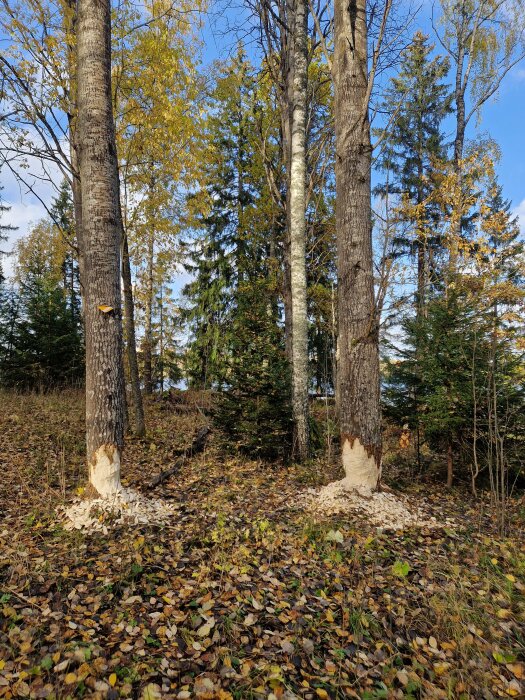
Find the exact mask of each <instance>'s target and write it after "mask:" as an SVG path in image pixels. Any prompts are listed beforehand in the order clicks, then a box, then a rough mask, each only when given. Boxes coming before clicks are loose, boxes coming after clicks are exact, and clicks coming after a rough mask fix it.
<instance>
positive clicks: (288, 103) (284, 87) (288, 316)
mask: <svg viewBox="0 0 525 700" xmlns="http://www.w3.org/2000/svg"><path fill="white" fill-rule="evenodd" d="M282 7H286V12H285V13H283V22H285V23H287V22H290V21H291V17H292V8H291V7H290V3H289V2H286V3H283V5H282ZM280 61H281V86H280V92H279V98H280V107H281V139H282V157H283V165H284V172H285V177H286V200H285V231H284V255H283V257H284V269H283V277H284V279H283V305H284V338H285V350H286V357H287V358H288V362H289V363H290V366H291V365H292V335H293V328H292V313H293V312H292V281H291V256H290V253H291V251H290V247H291V244H290V169H291V154H292V105H293V101H292V90H293V67H292V64H293V52H292V36H291V32H290V31H289V30H287V31H284V29H283V30H282V32H281V56H280Z"/></svg>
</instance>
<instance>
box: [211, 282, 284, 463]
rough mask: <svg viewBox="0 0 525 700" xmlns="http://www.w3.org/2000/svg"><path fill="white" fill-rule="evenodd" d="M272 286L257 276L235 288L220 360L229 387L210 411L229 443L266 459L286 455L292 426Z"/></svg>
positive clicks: (280, 334)
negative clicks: (227, 343)
mask: <svg viewBox="0 0 525 700" xmlns="http://www.w3.org/2000/svg"><path fill="white" fill-rule="evenodd" d="M273 286H274V285H273V284H272V282H271V279H269V278H260V279H259V280H254V279H252V280H251V281H250V283H243V284H242V286H241V289H240V290H239V292H240V293H239V297H238V306H237V308H236V312H235V315H234V318H233V322H232V328H231V336H230V338H231V340H230V346H229V352H228V354H227V357H226V360H225V364H226V372H227V374H226V377H227V382H228V390H227V391H224V392H222V393H221V394H220V397H219V399H218V405H217V407H216V409H215V413H214V418H215V423H216V424H217V425H218V426H219V427H220V428H221V429H222V432H223V434H224V435H225V436H226V437H227V442H228V445H230V446H232V445H233V447H234V448H235V449H238V450H239V451H241V452H244V453H247V454H249V455H251V456H254V457H258V458H261V459H265V460H271V459H276V458H281V459H282V458H287V457H288V456H289V455H290V452H291V440H292V428H293V423H292V417H291V416H292V414H291V384H290V368H289V364H288V360H287V358H286V354H285V347H284V332H283V330H282V329H281V328H280V327H279V326H278V324H277V323H276V318H275V316H274V314H273V312H272V305H271V303H269V299H270V300H271V297H272V296H273V295H274V294H275V289H274V288H273Z"/></svg>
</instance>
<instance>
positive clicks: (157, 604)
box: [0, 393, 525, 700]
mask: <svg viewBox="0 0 525 700" xmlns="http://www.w3.org/2000/svg"><path fill="white" fill-rule="evenodd" d="M1 399H2V400H1V401H0V422H1V423H2V426H3V427H5V429H4V430H3V431H2V432H1V434H0V461H1V462H2V464H3V465H5V466H4V474H5V479H4V480H3V481H2V482H0V507H1V509H2V514H3V520H2V525H1V526H0V697H1V698H8V699H9V698H19V697H30V698H56V699H60V700H62V699H64V700H67V699H68V698H95V699H96V698H109V699H112V700H115V699H116V698H140V699H144V700H148V699H151V698H168V699H171V698H179V699H180V700H184V698H202V699H205V698H210V699H211V698H218V699H219V700H228V699H230V698H235V699H237V698H239V699H243V698H261V699H262V698H266V699H268V700H275V698H277V700H281V699H291V698H305V699H306V700H317V698H330V699H332V698H333V699H336V698H362V699H363V700H375V699H376V698H387V700H389V699H390V698H392V699H393V698H406V699H407V700H410V699H418V698H438V699H439V698H443V699H445V698H458V699H460V700H468V699H470V698H472V699H473V700H478V699H480V698H481V699H487V700H489V699H490V698H499V697H503V698H509V697H518V698H519V697H523V694H524V692H525V689H524V687H525V665H524V656H525V646H524V645H525V635H524V630H525V595H524V594H525V545H524V538H523V536H522V535H523V519H522V516H519V517H521V520H520V519H519V517H518V519H517V520H516V529H515V532H514V536H513V537H512V538H501V537H499V536H497V535H496V534H495V531H494V530H493V529H492V527H491V519H490V516H489V512H488V510H487V509H486V507H485V504H484V502H483V501H471V500H470V499H469V497H468V496H466V495H465V494H464V493H458V492H451V493H450V494H449V493H444V492H443V489H442V487H441V485H436V486H435V487H433V486H432V485H429V484H425V485H424V486H422V487H417V486H416V485H414V487H413V488H411V489H409V491H408V492H407V494H406V495H407V496H408V497H409V500H410V507H411V504H412V503H413V502H417V503H418V504H419V505H420V506H421V504H423V506H421V507H422V508H423V513H424V515H425V518H426V519H427V521H428V522H420V523H419V524H418V525H417V527H415V526H412V525H409V524H405V526H404V527H402V528H401V527H396V528H392V529H390V530H388V531H386V529H384V528H382V527H381V526H377V524H376V522H375V520H374V521H372V519H371V517H370V514H369V513H364V512H363V511H361V512H359V510H356V509H347V510H343V511H339V512H337V513H327V512H326V511H325V512H315V511H313V510H311V509H310V508H309V507H308V508H307V507H306V506H305V503H304V500H302V499H303V498H304V494H305V491H306V490H307V488H308V487H309V486H310V487H314V486H315V488H316V494H317V493H319V491H318V489H321V488H322V481H321V479H327V480H328V478H331V477H334V476H336V475H335V474H331V473H328V472H329V471H330V470H329V469H327V468H326V465H321V464H314V465H311V466H308V467H295V466H291V467H282V466H277V465H262V464H260V463H258V462H251V461H248V460H246V459H243V458H240V457H227V456H225V455H224V454H222V453H220V452H219V451H218V450H217V449H216V448H215V446H214V445H213V444H212V445H210V447H209V448H208V449H207V450H206V452H205V453H204V454H202V455H200V456H199V457H198V458H196V459H194V460H188V461H187V462H185V464H184V465H183V467H182V468H181V470H180V471H179V472H178V473H177V474H176V475H174V476H173V478H170V479H169V480H166V481H165V482H164V483H162V484H161V485H159V486H158V487H157V488H156V489H155V490H154V491H152V492H150V494H151V499H152V500H153V501H159V502H160V503H162V504H164V505H165V506H166V507H168V506H169V509H170V513H171V517H170V518H168V519H166V520H163V521H162V522H158V521H155V522H153V520H154V519H151V520H150V521H149V522H148V523H140V522H139V523H134V524H131V525H130V524H128V525H125V524H124V523H113V522H109V523H107V527H108V533H105V532H104V531H100V530H98V531H92V532H88V531H87V530H86V528H82V529H72V530H68V529H66V527H65V522H64V521H57V518H56V515H55V513H56V508H57V507H58V506H59V505H60V504H62V505H64V504H70V503H71V501H72V499H73V498H74V494H75V491H76V489H77V488H78V487H79V486H81V485H82V484H83V482H84V472H83V464H82V463H83V426H82V402H81V400H80V398H79V395H78V394H74V393H71V394H70V395H68V394H62V395H57V396H54V395H51V396H46V397H38V396H31V397H20V396H18V397H15V396H12V395H5V396H2V397H1ZM9 416H16V420H15V419H14V418H9ZM200 421H202V417H201V415H200V414H199V413H198V412H193V413H192V412H187V413H184V414H183V415H180V414H178V415H174V413H173V412H172V411H170V409H169V406H165V405H164V404H163V403H162V402H157V401H153V402H151V403H150V404H149V405H148V428H149V433H148V438H147V439H146V440H129V442H128V445H127V448H126V452H125V455H124V465H123V480H124V484H125V488H126V489H132V490H134V491H136V492H138V493H141V487H142V485H143V484H144V478H145V475H147V477H148V481H149V480H150V478H151V477H152V476H153V475H154V474H156V473H160V472H161V471H162V470H163V469H165V467H166V465H169V464H170V463H172V462H173V455H174V454H175V453H177V452H178V451H180V450H181V449H185V448H186V447H187V444H186V443H189V441H190V439H191V436H192V435H193V434H194V432H195V431H196V430H197V429H198V427H199V425H200ZM64 451H66V452H67V458H66V459H64V458H63V454H64ZM385 495H387V494H385ZM422 495H424V498H423V497H422ZM309 497H310V498H312V499H313V500H315V495H312V494H310V495H309ZM144 498H145V497H144ZM363 500H366V499H363ZM384 500H385V499H383V498H382V499H381V501H379V502H378V507H379V504H380V503H383V504H384ZM387 500H390V499H387ZM405 505H406V501H405ZM374 507H375V506H374ZM418 507H419V506H418ZM522 507H523V504H520V503H518V502H517V504H516V513H517V514H518V515H519V509H520V508H522ZM431 518H435V519H436V521H437V522H438V523H440V524H441V527H434V526H433V525H432V522H433V521H432V520H431ZM399 522H400V521H398V523H397V524H398V525H399ZM452 522H453V523H455V524H454V525H452V524H451V523H452ZM110 525H111V530H109V526H110ZM519 528H521V530H520V529H519Z"/></svg>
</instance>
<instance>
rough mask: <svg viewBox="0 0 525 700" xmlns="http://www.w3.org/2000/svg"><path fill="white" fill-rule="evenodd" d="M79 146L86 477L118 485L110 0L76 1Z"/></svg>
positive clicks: (120, 381) (98, 484)
mask: <svg viewBox="0 0 525 700" xmlns="http://www.w3.org/2000/svg"><path fill="white" fill-rule="evenodd" d="M77 26H78V32H77V81H78V87H77V89H78V92H77V95H78V99H77V106H78V130H77V137H78V138H77V145H78V158H79V172H80V183H81V196H82V237H83V252H84V294H85V297H84V298H85V312H84V317H85V329H86V333H85V335H86V442H87V458H88V465H89V481H90V483H91V485H92V487H93V488H94V489H95V491H96V492H98V493H99V494H100V495H102V496H106V495H111V494H114V493H115V492H116V491H118V490H119V489H120V455H121V449H122V445H123V430H124V406H125V400H124V372H123V364H122V320H121V299H120V229H119V225H118V218H119V208H118V207H119V186H118V169H117V154H116V145H115V125H114V121H113V112H112V104H111V25H110V5H109V0H78V25H77Z"/></svg>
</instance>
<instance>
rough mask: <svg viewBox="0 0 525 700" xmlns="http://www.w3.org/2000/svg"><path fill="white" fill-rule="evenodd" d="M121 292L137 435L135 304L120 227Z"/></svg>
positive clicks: (140, 428) (140, 419) (141, 430)
mask: <svg viewBox="0 0 525 700" xmlns="http://www.w3.org/2000/svg"><path fill="white" fill-rule="evenodd" d="M122 292H123V295H124V323H125V329H126V355H127V358H128V365H129V378H130V383H131V411H132V414H133V423H132V430H133V433H134V434H135V435H137V436H138V437H144V435H145V434H146V425H145V422H144V406H143V403H142V394H141V391H140V376H139V363H138V360H137V338H136V334H135V304H134V303H133V284H132V280H131V265H130V261H129V248H128V236H127V234H126V233H125V231H124V228H123V229H122Z"/></svg>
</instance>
